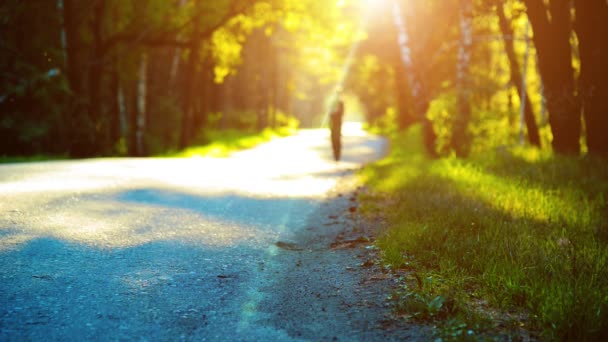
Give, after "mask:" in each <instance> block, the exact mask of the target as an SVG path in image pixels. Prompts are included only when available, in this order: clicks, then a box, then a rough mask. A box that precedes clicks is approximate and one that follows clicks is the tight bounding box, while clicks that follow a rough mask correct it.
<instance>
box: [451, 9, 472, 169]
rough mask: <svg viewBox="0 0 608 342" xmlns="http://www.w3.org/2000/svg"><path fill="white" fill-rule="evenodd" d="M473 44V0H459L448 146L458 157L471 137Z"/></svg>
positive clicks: (467, 145)
mask: <svg viewBox="0 0 608 342" xmlns="http://www.w3.org/2000/svg"><path fill="white" fill-rule="evenodd" d="M472 46H473V1H472V0H461V1H460V44H459V48H458V66H457V75H456V92H457V97H458V98H457V103H458V111H457V113H455V117H454V121H453V123H454V126H453V128H452V129H453V131H452V139H451V142H450V146H451V147H452V148H453V149H454V151H455V152H456V155H458V156H459V157H465V156H466V155H467V154H468V153H469V150H470V144H471V137H470V135H469V133H468V125H469V121H470V118H471V104H470V101H471V96H470V94H471V86H470V82H469V65H470V63H471V49H472Z"/></svg>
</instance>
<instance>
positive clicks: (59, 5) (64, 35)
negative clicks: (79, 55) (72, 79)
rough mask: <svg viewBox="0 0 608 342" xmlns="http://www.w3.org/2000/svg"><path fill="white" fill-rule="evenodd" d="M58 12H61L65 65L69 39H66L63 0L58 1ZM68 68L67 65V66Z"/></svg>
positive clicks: (62, 50) (62, 48)
mask: <svg viewBox="0 0 608 342" xmlns="http://www.w3.org/2000/svg"><path fill="white" fill-rule="evenodd" d="M57 10H58V12H59V18H60V19H59V22H60V24H61V52H62V55H63V62H64V64H66V63H67V59H68V58H67V56H68V51H67V50H68V44H67V38H66V33H65V23H64V19H63V0H57ZM66 67H67V65H66Z"/></svg>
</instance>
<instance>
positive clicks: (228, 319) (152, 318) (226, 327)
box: [0, 126, 418, 341]
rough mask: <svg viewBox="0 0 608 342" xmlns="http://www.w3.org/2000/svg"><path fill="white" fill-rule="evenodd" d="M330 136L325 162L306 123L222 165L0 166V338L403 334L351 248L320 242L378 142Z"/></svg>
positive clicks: (321, 137) (324, 145) (335, 224)
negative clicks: (334, 147) (336, 146)
mask: <svg viewBox="0 0 608 342" xmlns="http://www.w3.org/2000/svg"><path fill="white" fill-rule="evenodd" d="M344 135H345V136H344V145H345V148H344V157H343V160H342V161H341V162H338V163H336V162H334V161H333V160H332V158H331V155H330V147H329V137H328V132H326V131H321V130H313V131H303V132H301V133H300V134H298V135H296V136H292V137H287V138H282V139H278V140H275V141H272V142H270V143H267V144H264V145H261V146H259V147H257V148H255V149H252V150H247V151H242V152H238V153H235V154H233V155H232V156H231V157H229V158H223V159H213V158H194V159H159V158H156V159H90V160H82V161H56V162H41V163H28V164H7V165H0V340H2V341H11V340H83V339H85V340H210V341H224V340H240V341H268V340H285V341H291V340H385V339H403V338H407V337H408V336H418V335H417V334H418V331H417V330H416V329H413V328H411V327H406V328H403V327H400V328H393V330H394V331H393V332H390V330H391V329H390V328H389V327H387V324H386V322H384V323H382V320H383V317H386V314H387V313H386V312H387V310H388V309H387V308H386V305H385V303H383V302H382V296H385V295H386V294H385V293H384V290H385V289H384V286H385V285H378V284H379V283H376V285H373V286H371V287H370V285H366V283H365V281H364V279H363V278H362V277H365V275H363V274H362V273H360V272H357V271H356V269H357V268H356V266H357V265H358V264H359V263H360V262H361V261H360V260H358V259H357V255H355V254H357V253H359V254H358V257H359V258H361V257H363V256H362V255H361V253H360V252H357V251H355V250H350V249H349V250H344V251H342V250H339V249H331V248H329V247H328V244H329V243H330V242H331V241H333V240H335V239H336V236H338V235H339V234H341V233H343V230H344V229H347V227H348V226H349V225H350V226H352V224H353V223H352V222H350V221H349V220H348V218H347V217H346V216H345V215H346V214H345V212H346V209H347V206H348V205H349V199H348V198H346V197H347V196H351V195H347V194H352V193H353V191H356V190H354V186H355V185H353V184H352V179H351V180H350V181H345V180H346V179H350V178H349V177H351V176H350V175H352V170H354V169H356V168H358V167H360V166H361V165H362V164H364V163H366V162H369V161H372V160H376V159H378V158H380V157H381V156H382V154H383V152H384V150H385V144H386V142H385V141H384V140H383V139H381V138H379V137H374V136H370V135H368V134H366V133H364V132H363V131H361V130H359V129H357V128H356V127H354V126H351V127H345V129H344ZM351 178H352V177H351ZM340 187H342V188H343V190H340ZM338 192H339V193H338ZM352 200H353V199H350V201H352ZM328 220H333V221H331V222H329V223H328ZM349 222H350V223H349ZM345 270H346V271H345ZM362 279H363V280H362ZM366 291H367V292H366ZM361 303H364V304H361ZM387 331H388V333H387Z"/></svg>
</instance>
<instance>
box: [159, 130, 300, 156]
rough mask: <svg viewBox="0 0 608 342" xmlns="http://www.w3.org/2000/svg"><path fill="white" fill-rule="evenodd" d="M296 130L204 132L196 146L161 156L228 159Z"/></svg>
mask: <svg viewBox="0 0 608 342" xmlns="http://www.w3.org/2000/svg"><path fill="white" fill-rule="evenodd" d="M295 131H296V128H294V127H284V128H279V129H265V130H264V131H262V132H261V133H260V132H254V131H240V130H221V131H210V132H206V133H205V134H204V136H203V137H202V138H201V139H200V141H199V142H198V143H195V145H196V146H192V147H188V148H186V149H184V150H182V151H177V152H170V153H166V154H163V155H161V157H169V158H192V157H228V156H229V155H230V154H231V153H232V152H235V151H238V150H243V149H247V148H252V147H254V146H256V145H259V144H261V143H264V142H267V141H270V140H272V139H274V138H278V137H283V136H287V135H290V134H294V133H295Z"/></svg>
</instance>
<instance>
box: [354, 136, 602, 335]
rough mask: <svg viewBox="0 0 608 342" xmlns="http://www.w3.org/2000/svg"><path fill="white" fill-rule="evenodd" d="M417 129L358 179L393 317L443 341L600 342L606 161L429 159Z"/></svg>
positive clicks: (500, 154) (529, 156)
mask: <svg viewBox="0 0 608 342" xmlns="http://www.w3.org/2000/svg"><path fill="white" fill-rule="evenodd" d="M420 140H421V139H419V128H413V129H411V130H410V131H408V132H407V133H404V134H402V135H399V136H395V137H393V139H392V152H391V154H390V156H389V157H388V158H386V159H384V160H382V161H380V162H377V163H375V164H372V165H370V166H368V167H367V168H365V169H364V170H363V171H362V172H361V177H362V178H363V180H364V181H365V182H366V183H367V184H368V185H369V188H370V191H369V192H368V194H367V195H365V196H364V197H363V198H362V201H363V209H364V214H366V215H370V216H374V217H376V216H378V215H380V216H381V217H382V218H383V219H385V220H386V222H387V230H386V231H385V232H384V234H383V235H382V236H381V237H380V238H379V239H378V240H377V242H376V243H377V245H378V247H379V248H380V250H381V251H382V255H383V262H385V263H386V264H387V265H388V266H390V267H391V268H392V269H393V270H401V271H400V272H396V273H398V274H401V275H402V278H401V287H400V290H399V291H397V292H396V293H394V294H393V295H392V296H393V298H394V299H395V300H396V301H397V303H398V308H399V310H400V311H401V313H402V314H404V315H405V316H407V317H409V318H410V319H413V320H425V321H432V322H435V323H437V324H438V325H439V326H440V327H441V329H440V331H441V335H442V336H441V337H443V338H447V339H467V338H468V337H470V336H473V338H475V337H474V336H475V335H477V334H479V333H482V332H483V331H484V330H486V329H491V330H496V329H498V330H499V331H508V332H510V333H514V332H516V331H518V330H520V329H524V330H529V331H532V333H533V334H540V338H542V339H548V340H601V339H604V340H608V163H606V162H605V161H603V162H602V161H597V160H587V159H583V160H581V159H576V158H562V157H554V156H552V155H550V154H548V153H547V154H545V153H543V152H539V151H537V150H532V149H515V150H501V151H495V152H492V153H489V154H486V155H483V156H476V157H473V158H470V159H466V160H459V159H455V158H446V159H439V160H430V159H428V158H427V157H426V156H425V155H424V153H423V152H422V151H423V149H422V146H421V145H420V143H419V141H420Z"/></svg>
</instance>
